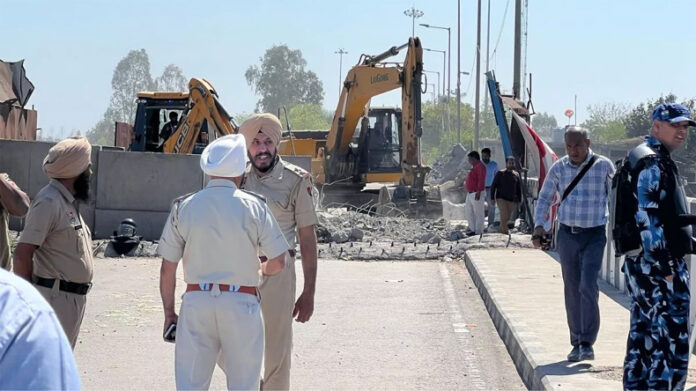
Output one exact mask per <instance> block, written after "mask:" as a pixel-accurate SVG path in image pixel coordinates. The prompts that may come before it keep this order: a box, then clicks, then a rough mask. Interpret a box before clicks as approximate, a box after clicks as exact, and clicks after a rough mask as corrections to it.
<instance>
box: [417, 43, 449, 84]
mask: <svg viewBox="0 0 696 391" xmlns="http://www.w3.org/2000/svg"><path fill="white" fill-rule="evenodd" d="M423 50H427V51H429V52H439V53H442V91H445V65H447V62H446V61H447V60H445V56H446V55H447V52H446V51H444V50H438V49H428V48H423ZM437 84H440V82H439V81H438V83H437Z"/></svg>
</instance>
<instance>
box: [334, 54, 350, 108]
mask: <svg viewBox="0 0 696 391" xmlns="http://www.w3.org/2000/svg"><path fill="white" fill-rule="evenodd" d="M334 53H336V54H338V98H339V99H340V98H341V90H342V89H343V82H342V80H343V55H344V54H348V52H347V51H345V50H343V48H340V49H338V50H337V51H335V52H334Z"/></svg>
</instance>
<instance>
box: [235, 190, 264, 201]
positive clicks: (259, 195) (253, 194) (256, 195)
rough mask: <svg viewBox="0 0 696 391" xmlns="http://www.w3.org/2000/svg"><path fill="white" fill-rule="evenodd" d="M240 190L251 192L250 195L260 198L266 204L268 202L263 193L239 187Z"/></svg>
mask: <svg viewBox="0 0 696 391" xmlns="http://www.w3.org/2000/svg"><path fill="white" fill-rule="evenodd" d="M239 190H241V191H243V192H244V193H246V194H249V195H250V196H254V197H256V198H258V199H259V200H261V202H263V203H264V204H265V203H266V197H264V196H262V195H261V194H258V193H254V192H253V191H249V190H245V189H239Z"/></svg>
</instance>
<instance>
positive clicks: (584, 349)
mask: <svg viewBox="0 0 696 391" xmlns="http://www.w3.org/2000/svg"><path fill="white" fill-rule="evenodd" d="M584 360H594V349H592V345H590V344H584V343H583V344H580V361H584Z"/></svg>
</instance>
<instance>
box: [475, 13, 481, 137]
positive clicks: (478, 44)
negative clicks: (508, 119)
mask: <svg viewBox="0 0 696 391" xmlns="http://www.w3.org/2000/svg"><path fill="white" fill-rule="evenodd" d="M477 20H478V25H477V29H476V30H477V31H476V102H475V103H476V104H475V106H476V108H475V112H474V149H475V150H477V149H478V147H479V114H480V113H479V111H480V109H481V108H480V107H479V100H480V94H481V0H478V16H477Z"/></svg>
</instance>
